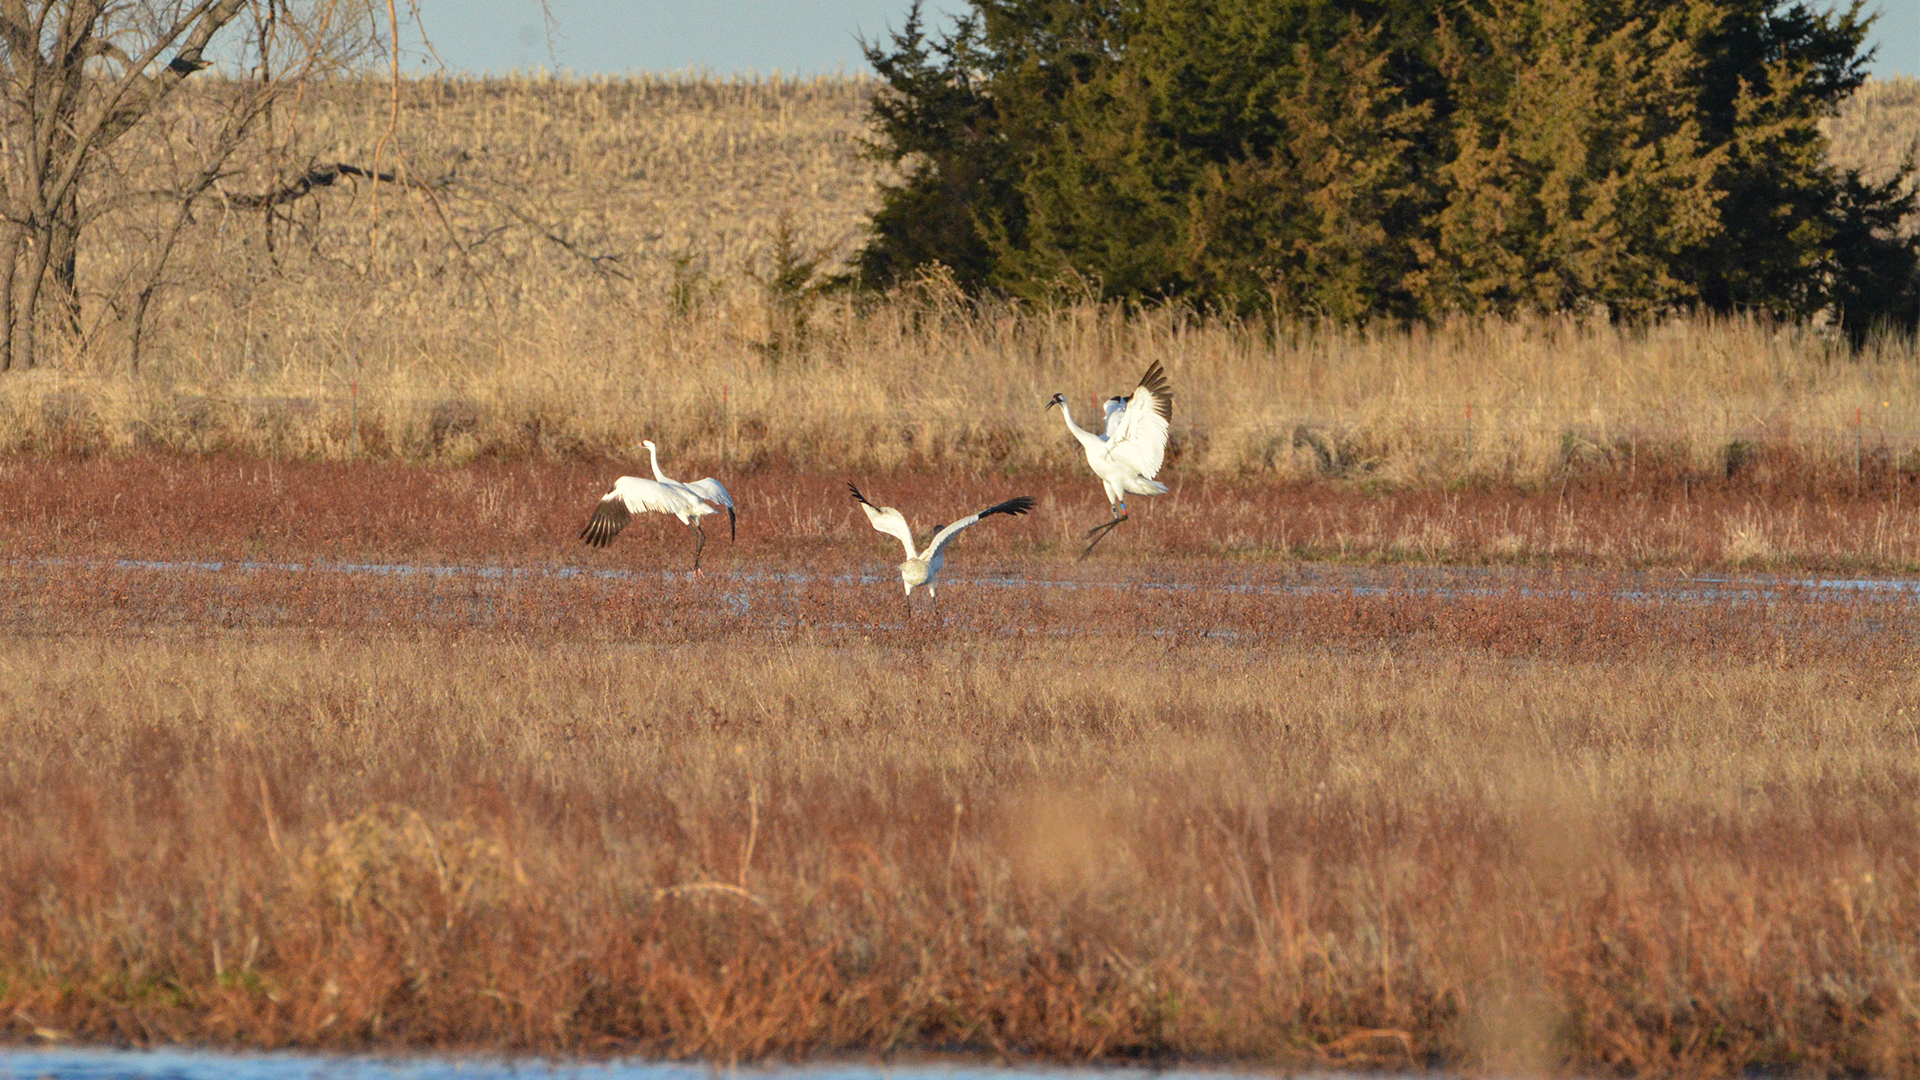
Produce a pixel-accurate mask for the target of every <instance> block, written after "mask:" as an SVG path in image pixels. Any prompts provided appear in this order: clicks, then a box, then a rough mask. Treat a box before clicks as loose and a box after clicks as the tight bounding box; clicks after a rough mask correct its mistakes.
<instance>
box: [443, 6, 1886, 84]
mask: <svg viewBox="0 0 1920 1080" xmlns="http://www.w3.org/2000/svg"><path fill="white" fill-rule="evenodd" d="M417 2H418V4H419V11H420V17H421V21H422V22H423V23H424V24H425V26H426V30H427V36H428V37H429V38H430V39H431V40H432V41H433V45H434V49H435V50H436V51H437V52H438V53H439V54H440V59H441V60H442V61H444V62H445V63H446V65H447V67H448V69H450V70H452V71H456V72H469V73H476V74H478V73H499V72H506V71H514V70H524V69H527V68H535V67H544V68H548V69H550V70H551V69H559V70H571V71H572V72H574V73H575V74H578V75H622V74H627V73H629V72H642V71H646V72H668V71H683V70H686V69H689V68H696V69H704V70H707V71H710V72H712V73H714V74H717V75H734V74H741V75H745V74H760V75H770V74H772V73H773V72H775V71H779V72H781V73H783V74H787V75H814V74H832V73H835V72H844V73H848V74H851V73H854V72H864V71H866V70H868V69H867V65H866V61H865V59H863V58H862V57H861V55H860V47H859V44H858V40H859V38H860V37H861V36H862V35H864V36H865V37H867V38H870V39H875V38H880V37H882V35H883V34H884V33H885V31H886V29H887V28H888V27H889V26H892V27H895V28H898V27H899V25H900V23H901V22H902V21H903V20H904V19H905V18H906V13H907V6H908V2H907V0H549V3H548V5H547V9H548V11H550V12H551V13H552V16H553V22H554V26H553V34H552V37H551V40H549V36H548V31H547V24H546V19H545V17H544V16H543V14H542V12H541V6H540V4H539V2H538V0H417ZM965 7H966V4H965V3H964V0H930V2H928V3H927V5H926V9H927V11H928V12H929V13H930V14H937V13H940V12H952V11H960V10H964V9H965ZM1868 9H1869V10H1875V9H1878V10H1879V11H1880V13H1881V14H1880V21H1879V22H1878V23H1877V24H1876V25H1875V31H1874V35H1873V41H1874V43H1875V44H1877V45H1878V46H1879V54H1878V56H1877V57H1876V58H1875V61H1874V64H1873V72H1874V74H1876V75H1894V74H1904V75H1920V0H1869V7H1868ZM930 21H931V22H933V24H934V25H936V26H941V27H944V25H945V23H944V20H930ZM409 66H410V67H413V68H415V69H416V70H425V69H429V68H431V67H432V66H433V65H432V62H431V61H430V60H428V59H426V58H424V57H416V58H415V60H414V62H413V63H412V64H410V65H409Z"/></svg>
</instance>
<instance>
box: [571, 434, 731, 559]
mask: <svg viewBox="0 0 1920 1080" xmlns="http://www.w3.org/2000/svg"><path fill="white" fill-rule="evenodd" d="M640 445H641V446H644V447H646V449H647V455H648V456H649V457H651V458H652V459H653V479H651V480H648V479H646V478H645V477H641V476H623V477H621V478H620V479H618V480H615V481H614V482H613V490H612V491H609V492H607V493H606V494H605V495H603V496H601V498H600V505H599V506H597V507H595V508H594V511H593V516H592V517H590V518H588V519H587V524H586V527H585V528H583V529H581V530H580V539H582V540H585V541H586V542H587V543H588V545H590V546H592V547H597V548H598V547H606V546H607V545H608V544H611V543H613V538H614V537H615V536H618V535H619V534H620V530H621V529H624V528H626V527H627V522H629V521H632V520H633V515H635V514H644V513H646V512H647V511H649V510H652V511H655V512H657V513H662V514H672V515H673V516H674V517H677V518H679V519H680V524H682V525H685V526H688V527H689V528H691V529H692V530H693V531H694V535H696V536H698V537H699V538H700V539H699V540H698V541H697V542H696V543H695V544H694V547H693V572H694V573H696V574H697V573H699V572H700V552H701V551H702V550H703V549H704V548H706V546H707V530H706V529H705V528H703V527H702V526H701V524H700V519H701V518H703V517H706V516H707V515H708V514H717V513H719V512H720V508H721V507H723V506H724V507H726V508H727V536H728V538H729V539H735V538H737V537H738V536H739V532H738V524H737V521H736V519H735V518H734V514H733V496H731V495H729V494H727V489H726V488H724V487H722V486H720V481H718V480H715V479H714V478H713V477H711V476H709V477H707V478H706V479H704V480H695V481H693V482H691V483H685V484H683V483H681V482H680V481H678V480H671V479H668V477H667V474H666V473H663V472H661V471H660V452H659V450H658V449H657V448H656V447H655V446H654V445H653V440H652V439H647V440H645V441H643V442H641V444H640Z"/></svg>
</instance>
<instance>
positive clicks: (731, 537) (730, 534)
mask: <svg viewBox="0 0 1920 1080" xmlns="http://www.w3.org/2000/svg"><path fill="white" fill-rule="evenodd" d="M738 539H740V526H739V523H738V519H737V518H735V517H734V516H733V507H731V506H729V507H727V543H729V544H731V543H733V542H734V541H735V540H738Z"/></svg>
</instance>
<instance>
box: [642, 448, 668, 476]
mask: <svg viewBox="0 0 1920 1080" xmlns="http://www.w3.org/2000/svg"><path fill="white" fill-rule="evenodd" d="M647 456H648V457H649V458H652V459H653V478H654V479H655V480H658V481H660V482H661V483H663V484H664V483H666V482H667V474H666V473H663V472H661V471H660V452H659V451H658V450H655V449H654V448H653V447H651V446H649V447H647Z"/></svg>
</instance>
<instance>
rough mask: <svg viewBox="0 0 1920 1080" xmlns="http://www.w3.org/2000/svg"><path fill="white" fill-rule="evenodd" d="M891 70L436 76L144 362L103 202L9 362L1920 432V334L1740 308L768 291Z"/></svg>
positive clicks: (455, 411) (929, 407) (1361, 462)
mask: <svg viewBox="0 0 1920 1080" xmlns="http://www.w3.org/2000/svg"><path fill="white" fill-rule="evenodd" d="M1904 85H1905V84H1878V83H1876V84H1874V88H1873V91H1872V93H1871V94H1869V93H1867V92H1863V95H1862V99H1861V100H1862V101H1869V100H1871V101H1879V100H1880V98H1881V97H1887V96H1890V95H1891V96H1897V92H1898V91H1899V90H1900V87H1902V86H1904ZM323 90H324V92H322V91H323ZM871 92H872V85H871V84H870V83H866V82H860V81H857V80H852V81H843V80H814V81H807V82H798V83H795V82H774V83H753V82H747V83H719V82H701V81H691V82H687V81H674V80H671V79H668V80H661V79H644V80H638V81H612V82H596V83H585V82H566V81H556V80H529V79H521V80H493V81H423V82H418V83H410V84H408V85H407V86H406V88H405V101H406V105H407V107H406V109H405V110H404V111H403V116H402V122H401V125H400V127H399V129H398V130H397V131H396V133H395V136H396V137H395V140H394V142H393V145H394V146H396V147H398V148H399V149H400V151H401V152H402V156H403V160H404V162H405V163H406V165H407V167H408V169H409V170H410V171H409V175H410V176H412V177H415V178H418V179H421V180H423V181H425V182H427V183H429V184H431V185H433V186H432V190H431V193H429V192H428V191H427V190H425V189H398V188H395V187H394V185H391V184H388V185H381V186H380V188H379V189H378V190H377V191H376V190H375V189H372V188H369V187H367V186H365V185H364V184H363V185H361V186H358V187H355V186H353V185H351V184H345V183H343V184H342V185H338V186H336V187H334V188H330V189H327V190H325V191H322V192H320V193H319V194H316V195H313V196H310V197H308V198H306V199H303V200H301V201H299V202H298V203H296V204H293V206H292V207H291V208H290V210H289V214H290V218H291V220H290V221H287V222H282V223H281V224H279V225H277V226H275V227H274V230H273V235H274V236H275V238H276V240H275V246H274V249H273V250H272V251H271V252H269V251H268V250H267V249H266V246H265V244H264V237H265V236H266V228H265V226H264V224H263V220H262V218H261V217H260V216H259V215H258V214H242V213H240V212H238V211H233V212H225V211H221V210H220V209H219V208H218V207H217V206H214V205H212V204H209V205H207V206H205V207H203V208H202V212H201V214H200V216H199V217H198V219H197V224H196V226H195V228H194V229H193V230H192V231H191V235H190V236H189V237H188V238H187V239H186V241H185V245H186V246H185V248H184V249H183V251H184V255H183V257H182V259H181V261H180V262H179V263H178V265H177V272H176V273H175V275H174V278H173V279H172V281H171V284H170V285H169V286H168V287H167V288H166V289H164V290H163V292H162V300H163V302H162V304H161V307H160V310H159V312H158V314H156V316H155V318H154V325H153V326H152V327H151V328H150V330H151V336H150V338H149V340H148V352H147V354H146V355H147V362H146V363H145V364H144V365H143V367H142V370H141V372H140V374H138V375H137V376H135V375H130V374H128V373H127V372H126V371H125V370H124V359H125V358H124V349H123V348H121V347H120V344H119V338H118V337H117V336H116V334H117V330H116V327H115V323H114V322H113V319H112V317H111V312H112V310H114V309H113V307H112V304H111V303H110V301H111V300H112V298H113V296H114V295H115V293H114V289H115V288H116V284H115V283H116V282H118V281H119V280H120V279H119V278H118V277H116V274H118V273H119V272H120V270H119V268H120V266H121V263H122V262H124V261H125V260H126V259H127V258H131V253H132V252H134V251H135V250H136V248H137V245H136V244H135V243H134V240H133V239H132V238H135V237H138V236H140V235H143V234H142V232H141V229H142V228H146V227H148V225H143V224H142V222H143V221H145V220H146V219H144V218H142V217H141V216H140V215H141V214H142V213H146V212H147V211H142V210H139V209H138V208H137V207H135V208H132V209H126V210H123V211H121V212H119V214H118V216H110V217H109V219H107V220H106V222H105V223H103V224H102V225H101V226H100V228H99V230H98V234H97V235H95V236H94V237H93V238H92V239H93V241H94V242H93V243H92V244H91V245H90V246H89V247H88V249H87V250H88V252H89V253H90V256H91V257H90V258H89V260H88V261H87V262H86V263H85V264H84V265H83V267H82V273H83V276H84V277H86V278H87V280H88V282H89V283H90V284H89V287H88V289H87V293H88V296H89V297H90V298H91V299H90V301H89V303H90V308H89V319H90V322H89V325H90V326H93V327H94V329H95V333H94V336H93V337H92V338H91V339H90V344H89V345H88V347H87V348H86V349H84V350H82V351H80V352H77V353H74V354H73V355H70V356H68V357H66V358H65V359H64V360H63V361H62V362H61V363H60V364H59V365H58V366H57V367H56V368H55V369H52V370H48V371H45V372H41V373H37V374H34V375H32V376H31V377H27V378H11V377H10V378H8V379H5V380H0V447H7V448H14V449H43V450H44V449H51V450H79V449H85V450H106V451H113V452H124V451H127V450H132V449H136V448H141V447H159V448H167V449H177V450H185V451H189V452H199V451H205V450H215V449H223V450H229V451H234V452H239V453H244V454H249V455H266V456H273V457H283V458H284V457H298V458H328V459H339V458H344V457H349V456H354V455H376V456H397V457H402V458H407V459H434V460H462V459H468V458H472V457H475V456H480V455H496V456H509V457H516V456H523V455H534V456H541V457H558V458H568V457H576V456H580V455H590V454H596V453H603V452H608V451H613V450H617V449H619V448H623V447H626V446H630V445H631V444H633V443H634V442H636V441H637V440H638V439H639V438H641V437H643V436H651V437H653V438H655V439H657V440H659V441H661V442H662V443H663V444H664V445H668V446H672V447H674V448H676V452H678V453H682V454H693V455H697V456H701V457H706V458H710V459H712V458H723V459H725V460H727V461H729V462H730V463H736V464H739V465H743V466H749V467H750V466H753V465H755V464H765V463H769V462H779V461H786V462H790V463H793V464H795V465H799V466H802V467H820V468H827V467H830V468H836V469H838V468H861V469H884V468H893V467H901V466H909V465H916V464H927V465H938V466H941V467H947V468H964V469H975V470H978V469H992V470H1006V469H1047V470H1058V469H1071V468H1075V467H1076V466H1075V464H1074V457H1075V454H1076V453H1077V451H1076V450H1075V449H1074V444H1072V443H1071V441H1070V440H1068V438H1067V436H1066V435H1065V433H1064V432H1062V431H1060V430H1059V427H1058V422H1057V421H1055V420H1053V419H1052V418H1051V417H1049V416H1047V415H1044V414H1043V413H1042V412H1041V410H1040V406H1041V404H1042V403H1044V401H1045V400H1046V398H1047V396H1048V395H1049V394H1050V393H1052V392H1053V391H1055V390H1060V391H1065V392H1067V393H1068V394H1069V395H1070V396H1071V397H1072V399H1073V400H1074V401H1075V402H1076V404H1078V406H1079V407H1080V409H1081V410H1082V416H1083V418H1085V416H1086V415H1087V414H1088V413H1089V412H1090V410H1091V408H1092V405H1093V402H1095V401H1096V400H1098V399H1099V398H1102V397H1104V396H1106V395H1108V394H1111V393H1116V392H1121V391H1124V390H1125V389H1126V388H1127V387H1128V386H1129V385H1130V380H1131V379H1132V378H1133V377H1135V376H1137V375H1138V373H1139V372H1140V371H1141V370H1142V369H1143V368H1144V367H1145V365H1146V364H1147V363H1149V362H1151V361H1154V360H1160V361H1162V362H1164V363H1165V364H1166V366H1167V368H1168V370H1169V371H1170V372H1171V373H1172V375H1173V380H1174V386H1175V393H1176V397H1177V401H1178V405H1177V408H1176V411H1175V432H1176V439H1177V441H1178V446H1177V450H1178V457H1177V459H1176V463H1175V467H1176V468H1177V469H1178V470H1181V471H1184V472H1185V473H1187V474H1189V475H1196V474H1197V475H1208V476H1235V475H1271V476H1275V477H1278V478H1283V479H1320V478H1323V477H1329V476H1330V477H1337V478H1343V479H1347V480H1357V481H1361V482H1365V483H1370V484H1374V485H1387V486H1395V487H1399V486H1408V485H1416V486H1417V485H1447V484H1456V483H1463V482H1464V483H1516V484H1520V485H1522V486H1531V487H1543V486H1548V485H1553V484H1557V483H1559V482H1561V481H1562V480H1563V479H1564V477H1565V475H1566V474H1567V472H1568V470H1569V469H1570V468H1573V469H1592V468H1602V469H1616V470H1619V471H1621V472H1623V473H1627V474H1632V473H1633V472H1634V471H1635V470H1636V469H1638V468H1640V467H1641V466H1642V465H1643V464H1644V463H1645V462H1646V461H1647V460H1648V459H1649V456H1651V457H1652V458H1655V459H1659V460H1661V461H1664V462H1666V463H1668V464H1674V463H1680V464H1683V465H1684V466H1685V468H1686V469H1689V470H1691V471H1693V472H1694V473H1696V474H1698V475H1700V476H1708V475H1712V474H1715V473H1717V472H1720V471H1722V470H1727V469H1729V468H1730V459H1729V454H1730V448H1735V447H1736V444H1740V445H1745V446H1763V447H1767V448H1771V449H1773V450H1776V451H1779V452H1780V453H1783V454H1786V455H1788V456H1795V457H1799V458H1802V459H1805V460H1807V461H1810V462H1815V463H1819V464H1822V466H1823V467H1824V468H1825V471H1826V472H1827V473H1828V474H1832V475H1834V476H1839V475H1841V474H1843V473H1844V474H1847V475H1851V474H1852V472H1853V471H1854V470H1853V462H1854V461H1855V460H1856V458H1857V457H1859V456H1862V455H1865V454H1870V453H1875V452H1878V453H1880V454H1881V455H1882V457H1883V458H1890V460H1891V461H1892V462H1893V463H1894V464H1895V465H1896V466H1898V467H1902V468H1906V469H1909V470H1911V469H1912V468H1913V466H1914V465H1915V464H1920V461H1917V460H1916V459H1914V458H1913V457H1912V454H1913V451H1914V450H1915V448H1916V446H1920V420H1916V419H1915V418H1916V417H1920V385H1917V383H1916V375H1915V372H1916V371H1920V363H1917V362H1916V356H1915V352H1914V348H1913V346H1912V344H1911V343H1910V342H1880V343H1876V344H1875V345H1874V346H1873V347H1871V348H1869V349H1868V350H1867V351H1866V352H1865V353H1864V354H1863V355H1860V356H1858V357H1850V356H1849V355H1848V354H1847V350H1846V349H1845V348H1844V346H1843V345H1841V344H1840V343H1838V342H1836V341H1835V340H1834V339H1833V338H1832V337H1831V336H1830V335H1829V334H1827V333H1826V332H1824V331H1822V330H1820V329H1816V328H1809V327H1776V326H1771V325H1767V324H1764V323H1759V322H1754V321H1748V320H1739V319H1736V320H1697V321H1679V322H1674V323H1670V324H1667V325H1663V326H1659V327H1656V328H1653V329H1651V330H1644V331H1641V330H1628V329H1621V328H1615V327H1610V326H1606V325H1591V324H1585V323H1581V322H1578V321H1574V320H1560V321H1530V322H1523V323H1517V324H1498V323H1495V324H1471V325H1469V324H1462V325H1452V326H1444V327H1440V328H1436V329H1430V330H1429V329H1417V330H1414V331H1410V332H1409V331H1403V330H1395V329H1382V330H1377V331H1364V330H1346V329H1337V328H1328V327H1312V326H1286V327H1277V328H1276V327H1268V326H1265V325H1261V324H1259V323H1257V322H1254V323H1237V322H1230V321H1223V320H1219V319H1213V318H1206V317H1201V316H1199V315H1196V314H1195V313H1192V312H1187V311H1182V310H1146V311H1125V310H1121V309H1118V308H1111V307H1102V306H1098V305H1093V304H1089V303H1085V302H1075V301H1073V300H1072V299H1071V297H1063V298H1062V300H1061V302H1060V304H1059V305H1057V306H1054V307H1051V308H1045V309H1040V308H1033V307H1001V306H994V305H987V306H984V307H982V306H976V305H972V304H969V303H967V302H965V301H964V300H962V299H961V298H960V297H958V296H957V295H955V294H954V293H953V291H952V290H951V289H950V288H948V287H946V286H945V285H944V284H943V283H942V282H941V281H939V280H938V279H937V278H935V279H932V280H929V281H928V282H927V283H925V285H924V287H921V288H917V289H912V290H908V291H907V292H905V293H903V294H901V295H898V296H895V297H891V298H886V299H881V300H858V299H855V298H852V297H848V296H844V295H839V294H834V293H831V292H819V291H817V290H815V289H812V288H804V287H803V288H795V289H789V290H786V291H781V290H777V289H773V288H771V287H770V286H769V285H768V282H769V281H770V280H771V277H772V275H773V273H774V270H775V268H776V264H777V261H778V260H777V257H776V256H777V254H778V252H779V250H781V237H782V236H783V235H784V236H785V244H786V247H785V250H786V252H787V254H788V256H789V257H790V258H791V259H800V260H801V261H802V262H808V261H814V262H817V270H818V273H817V274H816V276H815V278H814V283H815V284H819V283H820V282H821V281H823V280H824V279H825V278H826V277H827V276H829V275H830V274H832V273H833V272H836V271H837V270H839V269H841V268H842V267H843V266H844V259H845V258H846V257H847V256H849V255H850V254H851V253H852V252H853V251H854V250H855V249H856V247H857V244H858V242H859V239H860V235H861V231H860V230H861V227H862V226H861V220H862V215H863V214H864V213H865V212H866V211H867V209H868V208H869V207H870V206H872V205H873V200H874V192H875V185H876V184H877V183H878V182H879V181H880V180H881V179H882V176H881V174H880V172H879V171H878V169H877V167H876V166H875V165H874V164H873V163H871V162H869V161H866V160H864V159H863V158H861V157H860V156H859V154H858V144H859V140H860V138H861V135H862V128H861V124H862V119H861V118H862V115H863V112H862V110H863V108H864V102H865V100H866V96H867V95H868V94H869V93H871ZM1874 95H1879V96H1878V97H1876V96H1874ZM376 98H377V95H372V94H370V93H369V92H368V90H367V88H365V87H359V86H354V85H344V86H335V87H331V88H319V89H316V91H315V92H314V95H313V96H312V97H311V98H310V99H308V100H306V101H304V102H303V105H302V109H303V110H304V111H303V112H302V113H301V114H300V117H299V121H298V123H299V124H301V125H306V126H305V127H299V128H298V130H300V131H301V132H303V134H301V135H300V136H298V137H297V138H295V139H294V151H295V152H294V153H293V155H292V157H291V158H290V160H305V159H306V158H311V159H313V160H319V161H330V160H335V159H344V160H349V161H365V160H368V159H370V158H371V156H372V154H373V146H374V144H375V143H376V142H377V140H378V137H379V136H380V135H381V134H382V133H383V132H384V130H385V123H386V121H385V116H384V113H383V112H382V111H381V107H380V106H379V102H378V101H377V100H376ZM183 107H185V106H183ZM1861 107H1862V108H1863V109H1864V108H1866V107H1867V106H1865V105H1863V106H1861ZM1850 115H1852V114H1850ZM1873 115H1879V114H1877V113H1875V114H1873ZM287 122H288V123H289V124H292V123H293V122H292V121H290V120H289V121H287ZM1849 122H1851V121H1849ZM1874 123H1878V122H1877V121H1876V122H1874ZM1895 124H1896V121H1894V120H1887V121H1886V122H1885V124H1884V125H1881V127H1886V126H1892V125H1895ZM296 126H297V125H296ZM1881 127H1875V128H1874V130H1876V131H1878V130H1881ZM391 153H392V151H389V154H391ZM303 154H304V155H306V158H303V157H302V156H301V155H303ZM128 169H129V170H131V166H130V165H129V166H128ZM274 181H275V177H272V176H269V175H266V174H264V173H262V174H259V175H244V176H236V177H234V178H232V179H230V180H229V181H228V182H227V186H228V189H229V190H232V191H234V192H237V193H248V192H258V191H262V190H265V189H267V188H268V187H270V186H271V185H272V183H273V182H274ZM154 212H155V213H157V212H158V211H154ZM783 223H784V224H783ZM149 224H150V223H149ZM109 225H112V226H113V227H114V228H117V229H118V230H119V231H118V232H115V231H112V230H111V229H109ZM783 228H784V230H785V231H784V233H783V231H782V230H783ZM102 313H106V314H107V317H105V318H102V319H100V320H98V321H94V320H93V316H95V315H100V314H102ZM1731 452H1732V453H1733V454H1734V455H1735V456H1737V455H1738V454H1739V453H1740V451H1739V450H1737V449H1732V450H1731Z"/></svg>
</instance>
